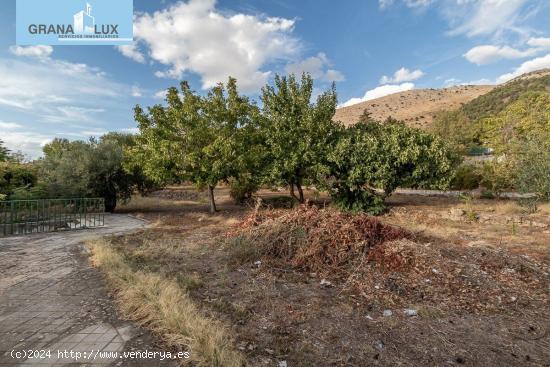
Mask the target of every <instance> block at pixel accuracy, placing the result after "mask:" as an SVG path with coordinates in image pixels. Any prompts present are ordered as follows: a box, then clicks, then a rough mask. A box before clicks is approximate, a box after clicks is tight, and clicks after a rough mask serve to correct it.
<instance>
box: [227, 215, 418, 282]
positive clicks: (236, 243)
mask: <svg viewBox="0 0 550 367" xmlns="http://www.w3.org/2000/svg"><path fill="white" fill-rule="evenodd" d="M228 236H229V237H230V239H229V241H228V242H229V248H230V250H233V251H232V253H233V254H234V255H236V257H237V259H239V260H240V261H241V262H246V261H249V260H252V259H254V258H257V257H265V258H266V260H268V259H272V260H282V261H285V262H287V263H289V264H291V265H292V266H293V267H296V268H298V269H301V270H307V271H313V272H319V273H327V274H328V273H332V274H334V272H340V273H341V272H342V270H343V269H344V268H346V267H347V266H349V265H352V264H353V263H354V262H355V261H356V259H357V258H361V257H363V256H364V255H366V254H367V253H368V251H369V249H370V248H372V247H374V246H377V245H380V244H383V243H385V242H387V241H394V240H398V239H403V238H410V237H411V234H410V233H409V232H407V231H405V230H403V229H400V228H397V227H393V226H389V225H385V224H383V223H382V222H380V221H379V220H378V219H376V218H374V217H372V216H369V215H366V214H359V215H353V214H347V213H342V212H340V211H338V210H335V209H319V208H317V207H316V206H307V205H302V206H300V207H298V208H296V209H294V210H292V211H290V212H282V211H270V210H258V208H256V210H254V211H253V212H252V213H251V214H250V215H249V216H247V217H245V218H244V219H243V220H242V221H241V223H240V224H238V225H237V226H236V227H235V228H233V229H232V230H231V231H230V232H229V233H228Z"/></svg>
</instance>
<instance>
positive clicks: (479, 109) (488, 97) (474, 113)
mask: <svg viewBox="0 0 550 367" xmlns="http://www.w3.org/2000/svg"><path fill="white" fill-rule="evenodd" d="M549 89H550V75H546V76H542V77H539V78H525V79H516V80H512V81H510V82H508V83H505V84H502V85H499V86H498V87H496V88H495V89H493V90H492V91H490V92H489V93H487V94H484V95H481V96H479V97H477V98H476V99H474V100H472V101H470V102H469V103H467V104H465V105H464V106H463V107H462V108H461V111H462V112H463V113H464V114H465V115H466V116H467V118H468V119H469V120H470V121H477V120H479V119H482V118H484V117H489V116H494V115H497V114H499V113H500V112H501V111H503V110H504V109H505V108H506V107H507V106H508V105H510V104H512V103H514V102H515V101H517V100H518V99H519V98H520V97H521V96H522V95H523V94H525V93H526V92H547V91H548V90H549Z"/></svg>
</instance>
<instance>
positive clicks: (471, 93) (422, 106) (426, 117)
mask: <svg viewBox="0 0 550 367" xmlns="http://www.w3.org/2000/svg"><path fill="white" fill-rule="evenodd" d="M493 88H494V86H492V85H462V86H455V87H451V88H443V89H415V90H410V91H406V92H399V93H394V94H390V95H388V96H385V97H381V98H376V99H372V100H370V101H365V102H361V103H357V104H354V105H351V106H348V107H343V108H339V109H337V110H336V114H335V115H334V120H335V121H341V122H343V123H344V124H345V125H350V124H353V123H355V122H357V121H358V119H359V117H360V116H361V114H362V113H363V110H365V109H367V110H368V111H369V112H370V113H371V115H372V117H373V118H375V119H377V120H385V119H386V118H387V117H390V116H391V117H393V118H396V119H398V120H402V121H405V122H406V123H407V124H408V125H409V126H413V127H427V126H429V125H430V124H431V122H432V120H433V116H434V114H436V113H437V112H439V111H442V110H454V109H458V108H460V106H462V104H465V103H467V102H469V101H471V100H473V99H474V98H476V97H479V96H480V95H483V94H485V93H487V92H489V91H491V90H492V89H493Z"/></svg>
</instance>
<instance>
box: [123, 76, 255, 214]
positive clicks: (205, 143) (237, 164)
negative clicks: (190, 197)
mask: <svg viewBox="0 0 550 367" xmlns="http://www.w3.org/2000/svg"><path fill="white" fill-rule="evenodd" d="M166 102H167V106H162V105H155V106H153V107H150V108H149V109H148V111H147V112H144V111H143V109H142V108H141V107H140V106H136V108H135V118H136V121H137V122H138V124H139V129H140V135H139V138H138V142H139V144H138V145H137V146H136V147H135V148H134V149H133V150H132V156H133V157H135V159H134V164H140V165H142V166H143V167H144V170H145V172H146V174H147V175H148V176H150V177H152V178H153V179H154V180H156V181H157V182H159V183H163V182H167V181H170V180H178V181H183V180H189V181H191V182H193V183H194V184H196V185H197V186H199V187H204V186H205V187H207V189H208V194H209V201H210V212H212V213H213V212H215V211H216V202H215V199H214V189H215V187H216V186H217V185H218V183H219V182H228V181H229V179H230V178H232V177H233V178H239V177H241V176H240V175H241V173H243V172H246V171H247V170H250V169H252V168H253V167H254V165H255V164H256V163H255V162H256V161H257V160H256V158H251V157H254V153H255V152H256V151H255V150H254V149H255V148H254V146H250V145H249V141H250V139H252V140H254V139H255V138H253V137H250V136H248V135H247V133H249V132H252V133H253V132H254V131H256V130H257V123H258V118H257V117H258V112H257V107H256V106H254V105H253V104H251V103H250V101H249V100H248V98H246V97H244V96H241V95H239V93H238V90H237V82H236V80H235V79H234V78H229V81H228V82H227V84H226V85H225V86H224V85H223V84H221V83H220V84H218V85H217V86H216V87H214V88H212V89H211V90H210V91H209V92H208V94H207V96H205V97H201V96H199V95H197V94H196V93H195V92H194V91H192V90H191V89H190V87H189V85H188V84H187V83H186V82H182V83H181V94H180V93H178V90H177V89H176V88H170V89H169V90H168V93H167V96H166ZM251 149H252V150H251Z"/></svg>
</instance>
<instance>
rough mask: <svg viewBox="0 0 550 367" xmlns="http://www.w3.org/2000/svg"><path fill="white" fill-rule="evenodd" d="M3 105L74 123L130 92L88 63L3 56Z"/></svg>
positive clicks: (0, 70)
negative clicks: (99, 106) (24, 59)
mask: <svg viewBox="0 0 550 367" xmlns="http://www.w3.org/2000/svg"><path fill="white" fill-rule="evenodd" d="M0 83H1V85H2V87H1V88H0V106H5V107H8V108H12V109H16V110H20V111H23V112H26V113H31V114H34V115H37V116H39V117H40V119H42V120H55V121H68V120H70V119H74V122H78V121H82V120H85V119H86V115H85V114H86V113H89V112H99V111H98V109H97V106H98V105H101V106H104V105H109V104H112V103H115V102H114V99H116V98H121V97H122V96H124V95H128V94H129V93H130V88H129V87H126V86H124V85H121V84H119V83H116V82H113V81H111V80H109V79H107V78H106V75H105V74H104V73H103V72H101V70H99V69H97V68H93V67H89V66H87V65H85V64H75V63H70V62H66V61H62V60H54V59H41V60H40V61H38V62H27V61H22V60H21V61H20V60H7V59H0Z"/></svg>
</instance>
